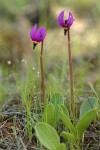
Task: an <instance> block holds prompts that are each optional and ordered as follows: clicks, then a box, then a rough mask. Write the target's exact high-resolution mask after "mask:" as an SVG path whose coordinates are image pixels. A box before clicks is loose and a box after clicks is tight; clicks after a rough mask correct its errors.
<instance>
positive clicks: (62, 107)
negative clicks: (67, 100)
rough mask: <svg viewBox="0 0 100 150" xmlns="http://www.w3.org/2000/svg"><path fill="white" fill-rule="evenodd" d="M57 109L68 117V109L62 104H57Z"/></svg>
mask: <svg viewBox="0 0 100 150" xmlns="http://www.w3.org/2000/svg"><path fill="white" fill-rule="evenodd" d="M58 107H59V110H60V111H62V112H63V113H64V114H65V115H66V116H67V117H68V118H69V111H68V109H67V108H66V107H65V106H64V105H58Z"/></svg>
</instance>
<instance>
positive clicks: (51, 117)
mask: <svg viewBox="0 0 100 150" xmlns="http://www.w3.org/2000/svg"><path fill="white" fill-rule="evenodd" d="M42 119H43V122H46V123H47V124H49V125H51V126H53V127H55V120H56V119H55V107H54V105H53V104H51V103H50V104H48V105H47V106H46V107H45V110H44V112H43V115H42Z"/></svg>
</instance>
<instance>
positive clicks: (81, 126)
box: [76, 109, 96, 139]
mask: <svg viewBox="0 0 100 150" xmlns="http://www.w3.org/2000/svg"><path fill="white" fill-rule="evenodd" d="M95 117H96V109H92V110H90V111H88V112H87V113H86V114H85V115H84V116H83V117H82V118H81V120H80V121H79V123H78V124H77V126H76V130H77V133H78V136H79V138H80V139H81V138H82V136H83V133H84V132H85V130H86V128H87V127H88V126H89V124H90V123H91V122H92V121H93V120H94V119H95Z"/></svg>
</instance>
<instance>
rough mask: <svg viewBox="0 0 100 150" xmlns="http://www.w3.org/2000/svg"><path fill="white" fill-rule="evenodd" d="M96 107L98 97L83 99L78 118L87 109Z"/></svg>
mask: <svg viewBox="0 0 100 150" xmlns="http://www.w3.org/2000/svg"><path fill="white" fill-rule="evenodd" d="M97 107H98V99H97V98H96V97H92V98H89V99H88V100H85V101H84V102H83V104H82V106H81V108H80V118H82V117H83V116H84V115H85V114H86V113H87V112H88V111H89V110H91V109H95V108H97Z"/></svg>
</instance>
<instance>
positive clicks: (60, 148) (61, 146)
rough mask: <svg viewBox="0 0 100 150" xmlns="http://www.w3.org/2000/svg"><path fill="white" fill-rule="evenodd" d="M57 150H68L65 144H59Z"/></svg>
mask: <svg viewBox="0 0 100 150" xmlns="http://www.w3.org/2000/svg"><path fill="white" fill-rule="evenodd" d="M56 150H66V146H65V144H64V143H61V144H58V146H57V148H56Z"/></svg>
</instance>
